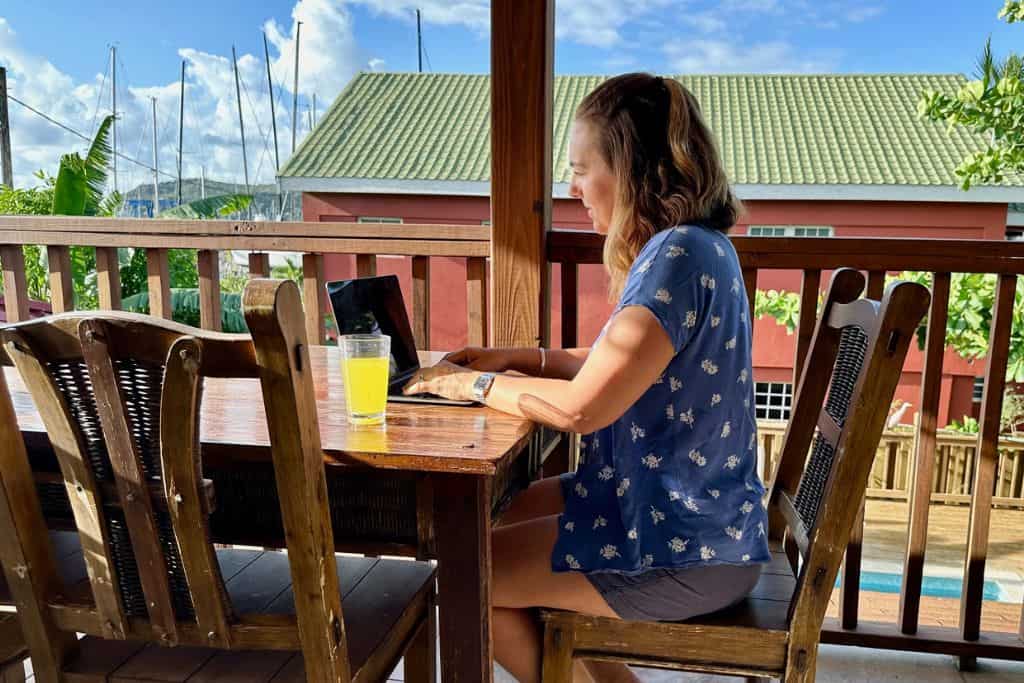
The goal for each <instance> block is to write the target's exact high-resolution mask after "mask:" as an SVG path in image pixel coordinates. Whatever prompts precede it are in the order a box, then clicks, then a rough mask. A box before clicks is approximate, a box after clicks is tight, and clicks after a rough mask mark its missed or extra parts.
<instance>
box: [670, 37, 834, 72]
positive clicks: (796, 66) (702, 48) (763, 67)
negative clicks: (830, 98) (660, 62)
mask: <svg viewBox="0 0 1024 683" xmlns="http://www.w3.org/2000/svg"><path fill="white" fill-rule="evenodd" d="M665 56H666V57H667V58H668V60H669V62H670V64H671V67H672V71H673V73H680V74H709V73H820V72H825V71H832V70H834V68H835V63H834V62H835V59H834V57H829V56H822V57H818V58H812V57H808V56H806V55H802V54H798V53H797V52H796V50H795V49H794V48H793V46H792V45H789V44H788V43H784V42H781V41H777V42H765V43H753V44H751V45H742V44H736V43H732V42H726V41H719V40H692V41H687V42H686V43H677V44H673V45H670V46H668V47H666V48H665Z"/></svg>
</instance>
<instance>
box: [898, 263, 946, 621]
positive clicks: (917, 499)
mask: <svg viewBox="0 0 1024 683" xmlns="http://www.w3.org/2000/svg"><path fill="white" fill-rule="evenodd" d="M949 284H950V276H949V273H935V274H934V276H933V278H932V303H931V310H929V311H928V329H927V332H926V338H925V357H924V368H923V369H922V371H921V373H922V379H921V400H920V406H921V411H920V419H919V420H918V423H917V435H916V442H917V451H916V452H915V453H914V470H913V472H914V475H913V477H912V479H911V482H912V483H910V484H909V486H908V488H909V489H910V505H909V512H908V520H907V525H908V531H907V553H906V556H905V557H904V559H903V585H902V587H901V588H900V613H899V623H900V630H901V631H902V632H903V633H906V634H914V633H917V624H918V620H919V618H920V609H921V581H922V579H923V577H924V555H925V547H926V545H927V542H928V512H929V510H930V503H931V497H932V489H933V487H932V481H933V479H934V477H935V434H936V430H937V429H938V418H939V397H940V394H941V389H942V359H943V356H944V355H945V351H946V322H947V318H948V313H949Z"/></svg>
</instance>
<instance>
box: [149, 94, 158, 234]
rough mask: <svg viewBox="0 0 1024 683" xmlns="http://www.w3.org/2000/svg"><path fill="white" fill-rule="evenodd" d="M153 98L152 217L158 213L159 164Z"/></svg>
mask: <svg viewBox="0 0 1024 683" xmlns="http://www.w3.org/2000/svg"><path fill="white" fill-rule="evenodd" d="M149 99H151V100H153V218H156V215H157V214H158V213H160V166H159V164H158V161H159V154H157V147H156V98H155V97H151V98H149Z"/></svg>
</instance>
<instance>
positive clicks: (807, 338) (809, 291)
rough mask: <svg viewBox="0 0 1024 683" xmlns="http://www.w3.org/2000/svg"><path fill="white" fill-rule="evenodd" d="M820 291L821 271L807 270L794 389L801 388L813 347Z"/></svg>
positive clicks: (794, 360)
mask: <svg viewBox="0 0 1024 683" xmlns="http://www.w3.org/2000/svg"><path fill="white" fill-rule="evenodd" d="M748 288H749V284H748ZM820 289H821V271H820V270H816V269H811V268H809V269H807V270H805V271H804V278H803V284H802V285H801V287H800V320H799V322H798V324H797V328H796V358H794V359H793V386H794V387H798V386H800V373H801V372H802V371H803V368H804V359H805V358H807V349H809V348H810V347H811V337H813V336H814V323H815V321H816V320H817V317H818V291H819V290H820Z"/></svg>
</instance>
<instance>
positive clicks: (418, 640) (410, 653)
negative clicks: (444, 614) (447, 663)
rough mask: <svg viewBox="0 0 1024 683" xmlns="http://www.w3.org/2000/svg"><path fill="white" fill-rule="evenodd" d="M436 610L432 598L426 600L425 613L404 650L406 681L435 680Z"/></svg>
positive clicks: (426, 681) (426, 682)
mask: <svg viewBox="0 0 1024 683" xmlns="http://www.w3.org/2000/svg"><path fill="white" fill-rule="evenodd" d="M436 663H437V611H436V610H435V609H434V598H433V597H431V598H430V599H429V600H427V614H426V617H425V618H424V620H423V622H422V623H420V625H419V628H418V629H416V635H415V636H413V639H412V642H411V643H410V644H409V648H408V649H407V650H406V651H405V680H406V681H407V682H408V683H434V682H435V681H436V680H437V677H436V673H435V669H436Z"/></svg>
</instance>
